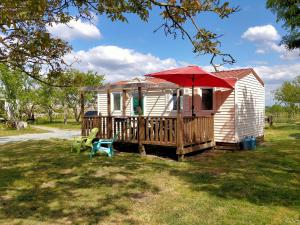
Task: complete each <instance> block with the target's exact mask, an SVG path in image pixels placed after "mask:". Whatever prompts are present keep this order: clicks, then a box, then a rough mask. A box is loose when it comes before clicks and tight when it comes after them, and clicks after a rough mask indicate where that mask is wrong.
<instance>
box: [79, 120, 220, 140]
mask: <svg viewBox="0 0 300 225" xmlns="http://www.w3.org/2000/svg"><path fill="white" fill-rule="evenodd" d="M213 126H214V124H213V117H184V118H182V117H162V116H149V117H144V116H140V117H133V116H132V117H124V118H122V117H111V116H97V117H84V118H83V122H82V135H89V132H90V130H91V129H92V128H94V127H97V128H98V129H99V132H98V138H114V137H115V138H116V140H117V141H123V142H131V143H139V144H154V145H167V146H178V145H182V146H187V145H193V144H200V143H204V142H207V141H212V140H213V139H214V128H213Z"/></svg>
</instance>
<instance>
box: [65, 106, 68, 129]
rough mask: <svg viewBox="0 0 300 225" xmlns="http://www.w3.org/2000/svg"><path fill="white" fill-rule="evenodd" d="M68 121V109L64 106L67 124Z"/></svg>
mask: <svg viewBox="0 0 300 225" xmlns="http://www.w3.org/2000/svg"><path fill="white" fill-rule="evenodd" d="M67 123H68V109H67V108H66V107H65V108H64V124H65V125H66V124H67Z"/></svg>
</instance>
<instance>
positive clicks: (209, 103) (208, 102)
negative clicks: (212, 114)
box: [201, 89, 213, 110]
mask: <svg viewBox="0 0 300 225" xmlns="http://www.w3.org/2000/svg"><path fill="white" fill-rule="evenodd" d="M201 105H202V110H213V89H202V103H201Z"/></svg>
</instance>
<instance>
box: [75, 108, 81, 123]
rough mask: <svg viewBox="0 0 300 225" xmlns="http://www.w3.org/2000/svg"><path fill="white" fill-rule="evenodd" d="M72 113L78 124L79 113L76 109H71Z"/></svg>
mask: <svg viewBox="0 0 300 225" xmlns="http://www.w3.org/2000/svg"><path fill="white" fill-rule="evenodd" d="M73 112H74V117H75V120H76V122H77V123H79V122H80V113H78V111H77V107H74V108H73Z"/></svg>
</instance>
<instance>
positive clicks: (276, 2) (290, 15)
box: [267, 0, 300, 50]
mask: <svg viewBox="0 0 300 225" xmlns="http://www.w3.org/2000/svg"><path fill="white" fill-rule="evenodd" d="M299 5H300V2H299V0H267V8H269V9H271V10H272V12H273V13H275V14H276V15H277V22H279V21H283V22H284V24H283V27H284V28H285V29H286V30H287V31H288V34H287V35H285V36H284V37H283V39H282V43H283V44H285V45H286V46H287V48H288V49H290V50H292V49H296V48H300V6H299Z"/></svg>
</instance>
